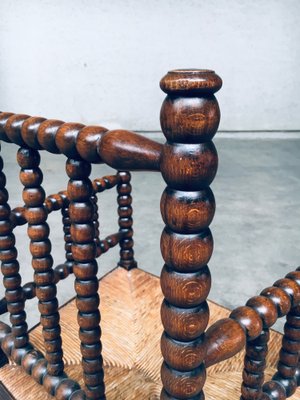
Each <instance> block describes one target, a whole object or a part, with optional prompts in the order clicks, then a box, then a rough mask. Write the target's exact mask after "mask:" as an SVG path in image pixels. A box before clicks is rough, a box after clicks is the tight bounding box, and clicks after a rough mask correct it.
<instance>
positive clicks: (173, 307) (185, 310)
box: [160, 70, 222, 400]
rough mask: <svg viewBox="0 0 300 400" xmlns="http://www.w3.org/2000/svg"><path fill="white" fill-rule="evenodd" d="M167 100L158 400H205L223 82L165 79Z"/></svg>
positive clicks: (197, 74)
mask: <svg viewBox="0 0 300 400" xmlns="http://www.w3.org/2000/svg"><path fill="white" fill-rule="evenodd" d="M160 86H161V89H162V90H163V91H164V92H165V93H167V97H166V99H165V100H164V102H163V105H162V109H161V115H160V117H161V127H162V130H163V133H164V135H165V137H166V139H167V142H166V144H165V145H164V146H163V149H162V155H161V162H160V167H161V172H162V176H163V178H164V180H165V181H166V183H167V185H168V186H167V188H166V189H165V191H164V193H163V195H162V199H161V213H162V218H163V220H164V222H165V224H166V227H165V229H164V230H163V233H162V237H161V251H162V256H163V258H164V261H165V265H164V267H163V270H162V274H161V287H162V291H163V294H164V296H165V300H164V301H163V304H162V308H161V317H162V323H163V326H164V330H165V331H164V333H163V336H162V342H161V347H162V353H163V357H164V363H163V366H162V375H161V376H162V382H163V386H164V388H163V391H162V394H161V399H170V398H172V399H195V400H196V399H197V400H199V399H203V398H204V394H203V391H202V387H203V385H204V382H205V378H206V372H205V367H204V364H203V359H204V357H205V349H204V334H203V333H204V331H205V329H206V326H207V323H208V319H209V309H208V305H207V302H206V298H207V295H208V293H209V290H210V285H211V277H210V272H209V269H208V267H207V263H208V261H209V259H210V257H211V254H212V250H213V238H212V235H211V232H210V230H209V228H208V226H209V225H210V223H211V221H212V219H213V216H214V212H215V200H214V196H213V193H212V191H211V190H210V188H209V185H210V183H211V182H212V181H213V179H214V177H215V174H216V172H217V166H218V156H217V152H216V149H215V146H214V144H213V143H212V138H213V136H214V135H215V133H216V131H217V129H218V125H219V121H220V110H219V106H218V102H217V100H216V98H215V96H214V93H215V92H216V91H218V90H219V89H220V88H221V86H222V81H221V78H220V77H219V76H218V75H216V74H215V73H214V72H213V71H208V70H175V71H170V72H169V73H168V74H167V75H166V76H165V77H164V78H163V79H162V80H161V82H160Z"/></svg>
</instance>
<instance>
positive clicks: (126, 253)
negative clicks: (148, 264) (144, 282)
mask: <svg viewBox="0 0 300 400" xmlns="http://www.w3.org/2000/svg"><path fill="white" fill-rule="evenodd" d="M117 176H118V179H119V184H118V186H117V192H118V198H117V201H118V215H119V220H118V223H119V232H120V233H121V235H122V238H121V240H120V260H119V262H118V265H119V266H120V267H123V268H125V269H127V270H130V269H132V268H136V267H137V262H136V261H135V259H134V251H133V239H132V236H133V228H132V224H133V219H132V206H131V204H132V197H131V184H130V180H131V175H130V172H126V171H119V172H118V175H117Z"/></svg>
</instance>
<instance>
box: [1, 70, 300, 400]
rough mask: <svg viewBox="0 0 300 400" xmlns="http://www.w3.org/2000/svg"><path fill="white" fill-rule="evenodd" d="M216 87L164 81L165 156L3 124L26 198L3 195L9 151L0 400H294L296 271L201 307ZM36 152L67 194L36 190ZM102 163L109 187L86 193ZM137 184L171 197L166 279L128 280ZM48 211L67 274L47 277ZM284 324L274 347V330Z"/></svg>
mask: <svg viewBox="0 0 300 400" xmlns="http://www.w3.org/2000/svg"><path fill="white" fill-rule="evenodd" d="M221 86H222V80H221V78H220V77H219V76H218V75H217V74H216V73H215V72H214V71H211V70H203V69H200V70H199V69H195V70H191V69H187V70H181V69H179V70H173V71H170V72H168V73H167V74H166V75H165V76H164V77H163V78H162V80H161V81H160V87H161V89H162V90H163V91H164V92H165V93H166V95H167V96H166V98H165V100H164V102H163V104H162V107H161V113H160V122H161V127H162V131H163V134H164V136H165V139H166V142H165V143H164V144H162V143H161V142H156V141H153V140H151V139H149V138H147V137H145V136H142V135H138V134H137V133H135V132H130V131H126V130H122V129H117V130H109V129H107V128H105V127H103V126H93V125H83V124H81V123H73V122H70V123H65V122H63V121H60V120H53V119H45V118H43V117H30V116H29V115H27V114H13V113H9V112H0V140H1V141H4V142H7V143H14V144H16V145H18V146H19V147H18V150H17V165H16V167H17V169H19V180H20V183H21V185H22V200H23V202H22V203H21V204H20V203H19V202H18V200H17V199H16V198H12V197H14V196H11V197H10V193H9V192H11V189H10V187H9V186H10V184H14V176H13V175H12V174H11V173H10V172H11V171H10V169H7V168H10V166H9V163H8V164H7V162H6V161H5V158H6V154H5V153H6V152H5V151H2V153H3V156H4V157H3V159H2V157H0V261H1V273H2V275H3V286H4V289H5V291H4V294H5V297H4V298H2V299H0V315H1V314H4V313H8V314H9V320H10V324H7V323H5V322H4V321H1V320H0V367H1V368H0V382H1V383H0V400H11V399H16V400H39V399H41V400H47V399H49V400H50V399H51V398H53V397H52V396H55V398H56V399H57V400H107V399H108V400H109V399H111V400H113V399H118V400H122V399H123V400H135V399H137V400H143V399H160V400H204V399H206V400H208V399H210V400H221V399H222V400H224V399H225V400H226V399H227V400H235V399H236V400H238V399H240V400H285V399H287V398H292V399H300V394H299V393H298V394H297V387H298V386H299V385H300V362H299V356H300V267H299V268H297V269H296V270H292V271H291V272H288V271H286V272H285V275H284V277H283V278H282V279H278V280H276V281H275V282H274V283H273V285H272V286H269V287H267V288H265V289H263V290H262V291H261V292H260V294H259V295H257V294H254V296H253V297H251V298H250V299H249V300H248V301H247V302H246V304H245V305H241V306H240V307H237V308H235V309H234V310H233V311H231V312H230V311H229V310H226V309H224V308H223V307H221V306H218V305H216V304H214V303H211V302H207V301H206V300H207V297H208V295H209V292H210V288H211V285H212V277H211V273H210V270H209V266H208V264H209V262H210V259H211V256H212V253H213V248H214V241H213V236H212V233H211V230H210V224H211V222H212V220H213V217H214V213H215V208H216V204H215V198H214V195H213V192H212V190H211V189H210V184H211V183H212V181H213V179H214V177H215V175H216V172H217V168H218V154H217V151H216V148H215V146H214V144H213V141H212V139H213V137H214V135H215V133H216V131H217V129H218V125H219V121H220V109H219V106H218V102H217V99H216V98H215V96H214V94H215V93H216V92H217V91H218V90H219V89H220V88H221ZM43 151H47V152H48V153H55V154H61V156H60V157H66V160H65V178H66V179H65V181H66V182H65V185H64V186H63V187H62V189H63V190H60V191H59V192H57V193H54V194H49V193H48V191H49V188H47V187H46V186H47V180H46V182H45V184H46V185H45V188H44V183H43V171H42V169H45V168H44V166H43V165H42V164H41V158H42V157H43ZM97 164H106V165H108V166H109V167H111V168H113V169H114V170H115V173H113V174H112V175H106V176H102V177H97V178H95V179H91V178H90V175H91V173H92V172H96V173H97V176H99V175H98V172H99V171H101V169H100V170H99V169H98V165H97ZM92 167H93V171H92ZM41 168H42V169H41ZM131 171H140V172H141V173H145V174H146V172H148V171H153V172H159V173H161V175H162V178H163V179H164V181H165V183H166V187H165V189H164V191H163V193H162V196H161V201H160V211H161V216H162V220H163V222H164V225H165V226H164V228H163V231H162V234H161V241H160V250H161V255H162V258H163V260H164V265H162V270H161V275H160V278H157V277H154V276H152V275H151V274H149V273H146V272H143V271H142V270H140V269H137V262H136V260H135V257H134V239H133V237H134V235H133V233H134V228H133V217H132V215H133V207H132V196H131V194H132V186H131V173H130V172H131ZM14 172H15V171H14ZM93 175H94V174H93ZM62 176H63V175H62ZM91 176H92V175H91ZM145 176H146V175H145ZM7 178H8V179H7ZM6 183H9V185H8V186H7V185H6ZM113 188H115V189H116V191H117V212H118V228H119V229H118V231H117V232H115V233H112V234H110V235H109V236H107V237H102V236H101V235H102V230H100V221H99V212H98V211H99V207H98V196H100V195H101V193H102V192H104V191H106V190H110V189H113ZM8 189H9V190H8ZM11 200H13V202H11ZM15 200H17V202H16V201H15ZM16 205H17V206H16ZM99 205H100V206H101V202H99ZM57 211H59V212H60V213H61V217H62V228H63V233H64V235H63V241H61V244H62V248H61V249H60V248H59V246H58V250H59V249H60V250H61V251H62V252H63V253H64V257H63V259H64V261H63V263H62V264H59V265H54V259H53V257H52V255H53V252H52V248H53V246H52V244H51V240H52V238H51V233H50V227H49V224H48V222H47V221H48V216H49V215H50V214H51V213H53V212H54V213H55V212H57ZM148 211H150V209H149V210H147V212H148ZM22 225H27V235H28V237H29V239H30V244H29V251H30V254H31V264H32V272H33V281H27V282H26V280H27V279H28V278H26V280H23V279H24V278H23V277H22V276H21V274H20V273H21V272H22V269H21V268H20V267H21V265H22V264H23V265H24V259H23V258H22V253H19V252H18V248H17V247H18V243H16V236H15V233H14V230H15V229H18V227H19V226H22ZM145 226H146V225H145ZM54 231H55V230H54ZM52 232H53V230H52ZM141 239H142V240H143V238H141ZM144 240H145V238H144ZM145 241H146V240H145ZM17 242H18V240H17ZM146 244H147V246H152V243H151V241H150V240H147V241H146ZM114 246H119V248H120V252H119V255H120V257H119V261H118V262H117V264H116V265H117V266H118V267H117V268H116V269H115V270H113V271H112V272H111V273H109V274H108V275H106V276H105V277H104V278H102V279H101V281H100V285H99V281H98V271H99V268H98V262H97V259H98V258H99V257H101V256H102V255H103V254H104V253H106V252H108V251H109V250H110V249H111V248H113V247H114ZM157 250H158V249H157ZM241 250H242V249H241ZM100 266H101V263H100ZM69 275H71V276H73V279H74V288H75V292H76V298H74V299H73V300H72V301H70V302H69V303H67V304H65V305H64V306H63V307H61V308H59V304H58V299H57V296H56V295H57V287H56V285H57V283H58V282H60V281H62V280H64V279H66V278H67V277H68V276H69ZM34 297H37V299H38V311H39V313H40V325H39V326H37V327H35V328H34V329H32V330H31V331H30V332H28V324H27V315H26V311H25V310H26V309H25V303H26V302H27V300H30V299H32V298H34ZM99 304H100V306H99ZM282 317H286V323H285V326H284V334H283V336H282V335H280V334H278V333H275V332H274V331H271V330H270V328H271V327H272V326H273V325H274V324H275V322H276V321H277V319H278V318H282ZM26 374H28V375H26Z"/></svg>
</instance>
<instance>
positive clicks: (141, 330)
mask: <svg viewBox="0 0 300 400" xmlns="http://www.w3.org/2000/svg"><path fill="white" fill-rule="evenodd" d="M99 293H101V306H100V310H101V316H102V319H101V326H102V345H103V359H104V374H105V378H104V380H105V384H106V395H107V399H108V400H117V399H118V400H125V399H126V400H141V399H145V400H146V399H147V400H148V399H149V400H150V399H151V400H156V399H159V397H160V392H161V382H160V368H161V363H162V356H161V352H160V345H159V342H160V336H161V332H162V326H161V319H160V312H159V309H160V304H161V302H162V300H163V296H162V293H161V289H160V283H159V278H157V277H155V276H153V275H151V274H149V273H146V272H144V271H142V270H140V269H133V270H131V271H126V270H125V269H123V268H117V269H115V270H113V271H112V272H110V273H109V274H108V275H106V276H105V277H104V278H103V279H101V281H100V289H99ZM209 304H210V311H211V315H210V324H213V323H214V322H216V321H217V320H219V319H220V318H226V317H228V315H229V313H230V311H229V310H227V309H226V308H224V307H221V306H219V305H217V304H215V303H213V302H209ZM61 327H62V339H63V344H64V360H65V363H66V373H67V374H68V376H69V377H71V378H72V379H74V380H77V381H78V382H79V383H80V384H82V385H83V379H82V368H81V354H80V341H79V338H78V323H77V319H76V304H75V299H74V300H72V301H71V302H69V303H67V304H66V305H65V306H63V307H62V308H61ZM30 340H31V342H32V344H34V346H35V347H36V348H37V349H39V350H41V351H44V342H43V340H42V335H41V326H40V325H38V326H37V327H35V328H34V329H33V330H32V331H31V332H30ZM281 340H282V335H281V334H279V333H277V332H275V331H271V337H270V342H269V355H268V357H267V364H268V366H267V369H266V372H265V375H266V379H267V380H268V379H271V377H272V375H274V373H275V372H276V371H275V367H276V363H277V361H278V351H279V349H280V346H281ZM243 359H244V351H242V352H240V353H238V354H237V355H236V356H234V357H232V358H230V359H229V360H226V361H223V362H221V363H219V364H216V365H214V366H213V367H211V368H208V371H207V372H208V378H207V382H206V398H207V399H209V400H224V399H228V400H231V399H238V398H239V393H240V387H241V382H242V373H241V371H242V370H243ZM1 381H2V384H4V386H6V388H7V390H8V391H9V392H10V393H11V394H12V395H13V397H15V398H16V399H17V400H19V399H22V400H23V399H26V400H51V399H53V397H52V396H51V395H49V394H47V393H46V391H45V390H44V389H42V388H41V386H40V385H39V384H37V383H36V382H34V380H33V379H32V377H30V376H29V375H27V374H26V373H25V372H24V371H23V370H22V369H21V367H19V366H16V365H14V364H8V365H6V366H4V367H3V368H2V370H1ZM291 399H295V400H298V399H299V400H300V394H299V393H298V394H297V393H296V394H294V396H292V397H291Z"/></svg>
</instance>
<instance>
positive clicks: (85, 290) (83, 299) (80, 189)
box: [66, 159, 105, 400]
mask: <svg viewBox="0 0 300 400" xmlns="http://www.w3.org/2000/svg"><path fill="white" fill-rule="evenodd" d="M66 171H67V175H68V176H69V178H70V180H69V183H68V198H69V200H70V205H69V216H70V222H71V236H72V240H73V242H72V256H73V259H74V264H73V272H74V275H75V277H76V280H75V290H76V293H77V298H76V305H77V309H78V324H79V337H80V340H81V348H80V350H81V354H82V367H83V378H84V382H85V385H86V394H87V397H88V398H89V399H97V400H100V399H104V398H105V388H104V382H103V362H102V356H101V348H102V346H101V342H100V336H101V330H100V327H99V322H100V312H99V308H98V307H99V295H98V287H99V284H98V279H97V272H98V265H97V261H96V255H97V245H96V243H95V241H94V238H95V227H94V223H93V218H94V204H93V202H92V200H91V197H92V195H93V186H92V182H91V181H90V179H89V175H90V172H91V165H90V164H89V163H88V162H86V161H76V160H73V159H68V161H67V164H66ZM91 365H92V367H91Z"/></svg>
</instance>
